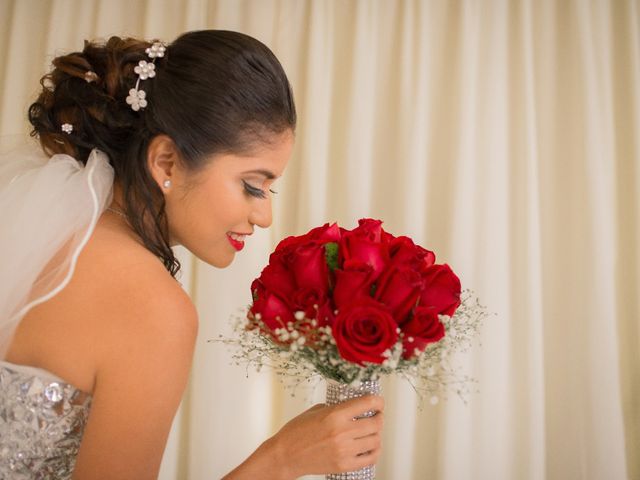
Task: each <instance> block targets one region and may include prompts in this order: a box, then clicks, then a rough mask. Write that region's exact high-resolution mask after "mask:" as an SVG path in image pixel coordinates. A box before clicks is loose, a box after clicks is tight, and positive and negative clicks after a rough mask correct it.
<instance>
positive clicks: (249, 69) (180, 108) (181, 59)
mask: <svg viewBox="0 0 640 480" xmlns="http://www.w3.org/2000/svg"><path fill="white" fill-rule="evenodd" d="M151 44H152V42H146V41H141V40H137V39H133V38H119V37H111V38H109V40H107V41H106V43H100V42H85V45H84V49H83V50H82V52H74V53H70V54H68V55H63V56H59V57H57V58H55V59H54V60H53V69H52V71H51V72H50V73H48V74H47V75H45V76H43V77H42V79H41V81H40V83H41V85H42V92H41V93H40V95H39V96H38V98H37V100H36V101H35V102H34V103H33V104H32V105H31V106H30V107H29V121H30V122H31V124H32V125H33V129H32V131H31V135H32V136H36V137H38V139H39V140H40V143H41V145H42V148H43V149H44V151H45V152H46V153H47V154H48V155H53V154H57V153H66V154H68V155H71V156H73V157H74V158H76V159H78V160H80V161H82V162H86V161H87V158H88V156H89V153H90V152H91V150H92V149H94V148H98V149H99V150H102V151H103V152H105V153H106V154H107V155H108V157H109V161H110V163H111V165H112V166H113V168H114V171H115V177H116V182H119V183H120V185H121V186H122V189H123V194H124V205H123V208H124V209H125V212H126V214H127V219H128V222H129V223H130V225H131V227H132V228H133V230H134V231H135V232H136V233H137V235H138V236H139V237H140V239H141V240H142V242H143V243H144V245H145V246H146V248H148V249H149V250H150V251H151V252H153V253H154V254H155V255H156V256H158V257H159V258H160V259H161V260H162V262H163V263H164V265H165V267H166V268H167V270H168V271H169V272H170V273H171V275H173V276H175V275H176V273H177V272H178V271H179V269H180V263H179V262H178V260H177V259H176V258H175V256H174V254H173V251H172V250H171V248H170V246H169V232H168V224H167V218H166V214H165V201H164V195H163V194H162V191H161V189H160V187H159V186H158V185H157V184H156V182H155V180H154V179H153V177H152V176H151V174H150V172H149V170H148V168H147V158H146V157H147V148H148V146H149V143H150V141H151V140H152V139H153V138H154V137H155V136H157V135H160V134H164V135H167V136H169V137H170V138H171V139H172V140H173V141H174V142H175V145H176V147H177V148H178V151H179V152H180V154H181V157H182V158H181V159H182V160H183V162H184V165H185V167H186V168H188V169H189V170H190V171H193V172H195V171H198V170H199V169H200V168H201V167H203V166H204V165H205V164H206V161H205V159H206V158H207V157H210V156H212V155H215V154H243V153H248V152H250V151H251V149H252V148H253V147H255V146H258V145H260V144H262V143H265V142H269V141H270V140H271V139H272V138H273V136H274V135H277V134H280V133H283V132H284V131H286V130H294V129H295V124H296V111H295V105H294V101H293V94H292V91H291V86H290V85H289V81H288V80H287V77H286V75H285V73H284V70H283V69H282V66H281V65H280V62H278V60H277V58H276V57H275V56H274V54H273V53H272V52H271V50H269V49H268V48H267V47H266V46H265V45H264V44H262V43H261V42H259V41H258V40H256V39H254V38H252V37H249V36H247V35H244V34H241V33H237V32H229V31H221V30H203V31H194V32H189V33H185V34H183V35H182V36H180V37H179V38H178V39H177V40H175V41H174V42H173V43H171V44H169V45H168V46H167V49H166V52H165V55H164V57H159V58H156V62H155V70H156V76H155V77H153V78H150V79H147V80H144V81H141V82H140V87H139V88H140V89H141V90H144V91H145V92H146V98H147V101H148V105H147V107H146V108H145V109H141V110H139V111H137V112H136V111H134V110H132V108H131V107H130V105H128V104H127V103H126V101H125V99H126V97H127V95H128V93H129V90H130V89H131V88H133V87H134V86H135V84H136V80H137V78H138V77H137V75H136V73H135V72H134V68H135V67H136V65H137V64H138V62H139V61H140V60H147V61H150V59H149V58H148V56H147V54H146V53H145V49H146V48H147V47H150V46H151ZM91 72H92V73H91ZM64 123H69V124H71V125H72V126H73V130H72V132H71V133H69V134H67V133H65V132H63V131H62V129H61V127H62V125H63V124H64ZM221 208H223V206H221Z"/></svg>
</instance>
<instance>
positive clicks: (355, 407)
mask: <svg viewBox="0 0 640 480" xmlns="http://www.w3.org/2000/svg"><path fill="white" fill-rule="evenodd" d="M337 408H338V409H339V410H340V411H341V412H343V413H344V414H345V415H346V416H349V417H351V418H355V417H359V416H361V415H362V414H363V413H365V412H368V411H374V412H382V411H384V398H382V397H381V396H379V395H365V396H363V397H358V398H352V399H350V400H347V401H346V402H344V403H341V404H340V405H338V406H337Z"/></svg>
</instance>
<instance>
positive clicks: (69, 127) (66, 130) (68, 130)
mask: <svg viewBox="0 0 640 480" xmlns="http://www.w3.org/2000/svg"><path fill="white" fill-rule="evenodd" d="M60 128H61V129H62V131H63V132H64V133H66V134H67V135H69V134H70V133H71V132H73V125H71V124H70V123H63V124H62V126H61V127H60Z"/></svg>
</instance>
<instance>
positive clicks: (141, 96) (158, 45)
mask: <svg viewBox="0 0 640 480" xmlns="http://www.w3.org/2000/svg"><path fill="white" fill-rule="evenodd" d="M166 50H167V47H166V45H165V44H164V43H162V42H154V43H153V45H151V46H150V47H149V48H147V49H145V52H146V54H147V56H148V57H149V58H150V59H151V62H147V61H146V60H140V61H139V62H138V65H136V67H135V68H134V69H133V71H134V72H135V73H136V74H137V75H138V80H136V86H135V87H133V88H132V89H131V90H129V95H128V96H127V103H128V104H129V105H131V109H132V110H134V111H135V112H137V111H138V110H140V109H144V107H146V106H147V99H146V98H147V94H146V93H145V91H144V90H140V88H139V87H140V81H141V80H146V79H148V78H153V77H155V76H156V66H155V62H156V58H158V57H164V52H165V51H166Z"/></svg>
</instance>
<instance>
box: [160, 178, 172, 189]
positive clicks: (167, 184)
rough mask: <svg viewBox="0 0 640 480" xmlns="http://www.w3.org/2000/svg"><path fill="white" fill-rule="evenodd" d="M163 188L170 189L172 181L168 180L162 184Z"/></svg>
mask: <svg viewBox="0 0 640 480" xmlns="http://www.w3.org/2000/svg"><path fill="white" fill-rule="evenodd" d="M162 186H163V187H164V188H169V187H170V186H171V180H168V179H167V180H165V181H164V182H163V183H162Z"/></svg>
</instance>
